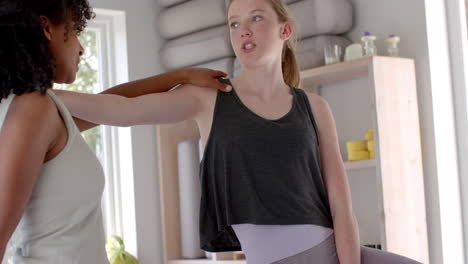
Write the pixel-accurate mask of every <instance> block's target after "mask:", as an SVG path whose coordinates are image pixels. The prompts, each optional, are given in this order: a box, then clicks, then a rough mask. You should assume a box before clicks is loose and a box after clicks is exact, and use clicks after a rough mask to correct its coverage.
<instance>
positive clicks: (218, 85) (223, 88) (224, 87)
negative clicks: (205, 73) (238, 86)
mask: <svg viewBox="0 0 468 264" xmlns="http://www.w3.org/2000/svg"><path fill="white" fill-rule="evenodd" d="M215 83H216V84H215V85H214V87H215V88H216V89H218V90H221V91H224V92H229V91H231V86H229V85H227V84H224V83H222V82H220V81H219V79H217V80H215Z"/></svg>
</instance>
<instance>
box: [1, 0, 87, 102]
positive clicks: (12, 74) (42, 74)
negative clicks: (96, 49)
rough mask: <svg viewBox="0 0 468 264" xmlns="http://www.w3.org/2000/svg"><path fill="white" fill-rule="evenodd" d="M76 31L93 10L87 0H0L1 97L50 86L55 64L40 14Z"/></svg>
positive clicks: (83, 25) (79, 30)
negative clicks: (70, 25) (70, 23)
mask: <svg viewBox="0 0 468 264" xmlns="http://www.w3.org/2000/svg"><path fill="white" fill-rule="evenodd" d="M41 15H43V16H46V17H48V18H49V19H50V21H51V22H52V23H53V24H56V25H58V24H62V23H63V24H65V25H66V29H67V30H66V33H65V36H64V38H65V39H64V40H65V41H66V40H67V35H68V32H69V30H70V28H69V23H68V22H69V20H70V19H69V18H70V16H71V20H72V21H73V22H74V24H73V28H72V30H74V31H75V32H77V33H78V34H79V33H80V32H82V31H83V30H84V28H85V27H86V23H87V21H88V20H90V19H92V18H94V16H95V14H94V12H93V10H92V8H91V7H90V5H89V2H88V0H42V1H38V0H0V36H1V38H2V40H1V41H0V100H1V99H3V98H6V97H8V95H9V94H10V93H11V92H13V93H15V94H16V95H21V94H23V93H28V92H32V91H36V90H39V91H40V92H41V93H45V91H46V90H47V89H48V88H50V87H51V85H52V82H53V78H54V68H55V67H54V64H53V58H52V54H51V52H50V50H49V47H48V40H47V39H46V37H45V36H44V33H43V30H42V26H41V21H40V19H39V16H41Z"/></svg>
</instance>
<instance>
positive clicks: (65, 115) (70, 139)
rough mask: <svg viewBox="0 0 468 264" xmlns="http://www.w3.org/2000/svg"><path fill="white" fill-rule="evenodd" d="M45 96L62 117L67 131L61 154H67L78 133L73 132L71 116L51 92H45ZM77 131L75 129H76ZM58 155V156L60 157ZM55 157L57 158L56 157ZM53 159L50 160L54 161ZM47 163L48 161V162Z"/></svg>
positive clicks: (73, 122)
mask: <svg viewBox="0 0 468 264" xmlns="http://www.w3.org/2000/svg"><path fill="white" fill-rule="evenodd" d="M46 93H47V96H49V98H50V99H51V100H52V101H53V102H54V103H55V107H57V110H58V111H59V113H60V116H61V117H62V120H63V122H64V125H65V128H66V129H67V143H66V144H65V147H64V148H63V149H62V151H61V152H60V153H62V152H67V151H68V150H69V149H70V146H71V144H72V142H73V140H74V139H75V136H76V135H77V134H78V133H79V132H76V131H75V129H74V128H75V127H74V126H75V121H74V120H73V117H72V115H71V114H70V112H68V109H67V107H66V106H65V105H64V104H63V103H62V102H61V101H60V99H59V98H58V97H57V96H56V95H55V94H53V92H52V91H50V90H47V92H46ZM76 129H77V128H76ZM60 153H59V154H58V155H60ZM58 155H57V156H58ZM54 159H55V158H53V159H52V160H54ZM48 162H49V161H48Z"/></svg>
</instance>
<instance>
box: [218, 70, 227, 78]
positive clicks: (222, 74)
mask: <svg viewBox="0 0 468 264" xmlns="http://www.w3.org/2000/svg"><path fill="white" fill-rule="evenodd" d="M227 76H228V74H227V73H225V72H222V71H215V77H216V78H220V77H227Z"/></svg>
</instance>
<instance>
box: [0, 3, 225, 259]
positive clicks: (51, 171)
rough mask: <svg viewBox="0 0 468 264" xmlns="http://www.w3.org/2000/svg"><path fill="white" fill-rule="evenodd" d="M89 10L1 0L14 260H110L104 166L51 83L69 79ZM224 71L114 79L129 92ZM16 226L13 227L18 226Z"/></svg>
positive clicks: (2, 102)
mask: <svg viewBox="0 0 468 264" xmlns="http://www.w3.org/2000/svg"><path fill="white" fill-rule="evenodd" d="M93 16H94V13H93V12H92V9H91V7H90V6H89V3H88V1H87V0H44V1H36V0H21V1H18V0H16V1H13V0H0V35H1V36H2V40H1V41H0V260H1V259H3V256H4V254H5V250H6V247H7V243H8V241H9V240H10V238H11V236H12V234H13V232H16V234H17V236H15V237H17V239H14V240H15V241H12V243H11V244H10V245H11V246H10V247H9V248H11V249H12V253H13V256H12V258H11V259H10V262H9V263H14V264H19V263H22V264H26V263H35V264H42V263H47V264H53V263H66V264H72V263H93V264H94V263H107V258H106V254H105V249H104V246H105V241H104V232H103V225H102V215H101V196H102V191H103V187H104V175H103V171H102V168H101V165H100V164H99V162H98V160H97V158H96V157H95V155H94V154H93V153H92V152H91V150H90V149H89V148H88V147H87V145H86V143H85V142H84V141H83V139H82V137H81V136H80V131H83V130H86V129H89V128H91V127H93V126H95V124H93V123H89V122H85V121H83V120H79V119H73V118H72V116H71V115H70V113H69V112H68V110H67V109H66V107H65V106H64V105H63V104H62V103H61V101H60V100H59V99H57V97H56V96H55V95H54V93H53V92H52V88H53V83H72V82H73V81H74V80H75V78H76V72H77V71H78V62H79V60H80V56H81V55H82V54H83V48H82V46H81V45H80V42H79V40H78V38H77V35H78V34H79V33H80V32H81V31H82V30H83V29H84V28H85V26H86V22H87V21H88V20H89V19H91V18H93ZM221 76H225V74H224V73H222V72H218V71H211V70H207V69H180V70H176V71H173V72H169V73H166V74H162V75H158V76H153V77H150V78H147V79H143V80H138V81H135V82H131V83H127V84H123V85H119V86H117V87H115V88H112V89H110V90H107V91H106V93H113V94H120V95H123V96H128V97H134V96H138V95H142V94H146V93H155V92H164V91H167V90H169V89H170V88H172V87H174V86H175V85H177V84H183V83H193V84H198V85H204V86H206V85H208V86H210V87H215V88H219V89H224V88H226V86H225V85H222V84H221V83H219V82H218V81H216V78H217V77H221ZM15 230H16V231H15Z"/></svg>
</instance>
